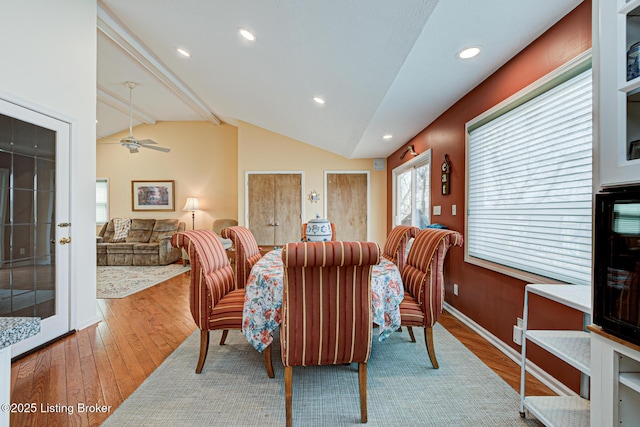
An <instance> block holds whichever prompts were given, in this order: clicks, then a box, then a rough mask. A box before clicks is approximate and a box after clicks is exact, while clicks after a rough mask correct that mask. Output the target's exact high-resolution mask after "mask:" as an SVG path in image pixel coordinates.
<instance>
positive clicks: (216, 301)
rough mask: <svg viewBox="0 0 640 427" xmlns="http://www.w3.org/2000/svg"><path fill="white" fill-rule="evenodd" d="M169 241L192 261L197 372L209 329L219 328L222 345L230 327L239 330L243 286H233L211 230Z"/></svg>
mask: <svg viewBox="0 0 640 427" xmlns="http://www.w3.org/2000/svg"><path fill="white" fill-rule="evenodd" d="M171 244H172V245H173V246H174V247H176V248H181V249H184V250H185V251H187V253H188V254H189V260H190V262H191V280H190V285H189V305H190V308H191V315H192V316H193V320H194V321H195V322H196V325H198V328H200V357H199V358H198V364H197V365H196V373H197V374H199V373H200V372H202V367H203V366H204V361H205V359H206V358H207V352H208V350H209V332H210V331H214V330H222V337H221V339H220V345H224V342H225V340H226V339H227V333H228V331H229V329H242V309H243V307H244V287H243V288H238V289H236V284H235V280H234V277H233V270H232V269H231V265H230V264H229V258H228V257H227V254H226V251H225V250H224V248H223V247H222V243H221V242H220V239H219V238H218V236H217V235H216V234H215V233H214V232H213V231H211V230H194V231H184V232H182V233H177V234H174V235H173V236H172V237H171ZM265 357H266V356H265ZM267 362H268V363H269V364H268V365H267ZM265 367H266V368H267V373H268V374H269V376H270V377H271V378H273V370H269V368H270V367H271V360H269V361H267V360H266V358H265Z"/></svg>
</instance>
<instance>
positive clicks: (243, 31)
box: [238, 28, 256, 42]
mask: <svg viewBox="0 0 640 427" xmlns="http://www.w3.org/2000/svg"><path fill="white" fill-rule="evenodd" d="M238 32H239V33H240V35H241V36H242V37H243V38H244V39H245V40H249V41H250V42H254V41H256V36H255V35H253V33H252V32H251V31H249V30H247V29H246V28H238Z"/></svg>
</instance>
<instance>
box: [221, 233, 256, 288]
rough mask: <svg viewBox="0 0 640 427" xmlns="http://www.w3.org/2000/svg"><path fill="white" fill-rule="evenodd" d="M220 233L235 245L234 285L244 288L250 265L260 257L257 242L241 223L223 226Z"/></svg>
mask: <svg viewBox="0 0 640 427" xmlns="http://www.w3.org/2000/svg"><path fill="white" fill-rule="evenodd" d="M221 235H222V237H224V238H225V239H231V241H232V242H233V245H234V246H235V249H236V260H235V261H236V262H235V265H236V275H235V277H236V287H237V289H240V288H244V287H245V285H246V284H247V279H248V278H249V274H250V273H251V267H253V264H255V263H256V262H258V260H259V259H260V258H262V254H261V253H260V248H259V247H258V242H256V238H255V237H254V235H253V233H251V230H249V229H248V228H247V227H243V226H241V225H236V226H233V227H227V228H224V229H222V231H221Z"/></svg>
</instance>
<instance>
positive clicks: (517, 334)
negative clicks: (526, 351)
mask: <svg viewBox="0 0 640 427" xmlns="http://www.w3.org/2000/svg"><path fill="white" fill-rule="evenodd" d="M513 342H514V343H516V344H518V345H522V328H521V327H520V326H518V325H513Z"/></svg>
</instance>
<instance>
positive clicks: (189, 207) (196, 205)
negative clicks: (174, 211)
mask: <svg viewBox="0 0 640 427" xmlns="http://www.w3.org/2000/svg"><path fill="white" fill-rule="evenodd" d="M182 210H183V211H199V210H200V202H198V198H197V197H187V203H185V204H184V208H182Z"/></svg>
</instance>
